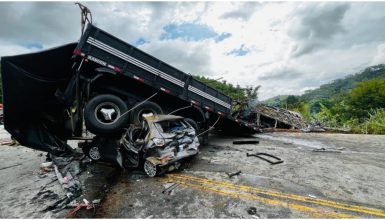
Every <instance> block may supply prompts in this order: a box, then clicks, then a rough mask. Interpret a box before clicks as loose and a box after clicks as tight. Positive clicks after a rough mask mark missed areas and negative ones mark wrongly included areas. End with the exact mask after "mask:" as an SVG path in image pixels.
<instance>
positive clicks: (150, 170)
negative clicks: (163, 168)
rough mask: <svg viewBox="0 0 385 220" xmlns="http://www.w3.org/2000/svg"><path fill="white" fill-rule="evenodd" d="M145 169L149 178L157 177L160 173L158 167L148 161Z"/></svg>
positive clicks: (145, 163) (144, 166)
mask: <svg viewBox="0 0 385 220" xmlns="http://www.w3.org/2000/svg"><path fill="white" fill-rule="evenodd" d="M143 168H144V172H146V174H147V176H149V177H155V176H156V175H157V174H158V172H159V170H158V167H157V166H156V165H155V164H153V163H152V162H151V161H148V160H146V161H145V162H144V165H143Z"/></svg>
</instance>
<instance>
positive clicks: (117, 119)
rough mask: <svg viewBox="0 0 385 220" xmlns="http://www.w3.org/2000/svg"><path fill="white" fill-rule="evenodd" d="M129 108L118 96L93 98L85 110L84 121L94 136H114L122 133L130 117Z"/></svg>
mask: <svg viewBox="0 0 385 220" xmlns="http://www.w3.org/2000/svg"><path fill="white" fill-rule="evenodd" d="M125 112H127V106H126V104H125V103H124V102H123V100H122V99H120V98H119V97H117V96H114V95H108V94H105V95H98V96H95V97H94V98H92V99H91V100H90V101H89V102H88V103H87V105H86V107H85V109H84V121H85V124H86V127H87V129H88V130H89V131H91V132H92V133H94V134H113V133H116V132H118V131H120V130H121V129H122V128H123V127H124V126H125V125H126V122H127V119H128V117H129V115H128V114H124V113H125Z"/></svg>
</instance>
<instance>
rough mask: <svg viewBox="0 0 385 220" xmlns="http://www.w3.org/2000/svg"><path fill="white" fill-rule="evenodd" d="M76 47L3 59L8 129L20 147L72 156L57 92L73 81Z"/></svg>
mask: <svg viewBox="0 0 385 220" xmlns="http://www.w3.org/2000/svg"><path fill="white" fill-rule="evenodd" d="M75 47H76V43H71V44H67V45H63V46H60V47H56V48H53V49H49V50H45V51H41V52H37V53H31V54H24V55H18V56H9V57H2V58H1V73H2V81H3V82H2V83H3V102H4V125H5V129H6V130H7V131H8V132H9V133H10V134H11V135H12V137H13V138H14V139H16V140H17V141H19V143H20V144H22V145H24V146H26V147H30V148H33V149H37V150H41V151H46V152H50V153H52V154H54V155H57V156H64V155H67V154H69V153H71V152H72V150H71V148H70V147H69V146H68V145H67V144H66V133H68V131H66V130H65V126H64V123H65V122H64V121H65V120H64V119H65V117H66V111H65V105H64V104H63V103H62V102H60V101H59V99H58V98H57V97H56V96H55V92H56V91H57V90H58V89H60V90H61V91H63V90H64V89H65V88H66V85H67V84H68V83H69V81H70V79H71V76H72V70H71V67H72V64H73V61H72V59H71V56H72V54H73V50H74V49H75ZM67 135H68V134H67Z"/></svg>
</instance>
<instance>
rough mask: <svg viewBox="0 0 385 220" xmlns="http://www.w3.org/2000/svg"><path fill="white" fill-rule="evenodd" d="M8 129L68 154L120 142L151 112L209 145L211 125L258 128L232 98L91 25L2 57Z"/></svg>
mask: <svg viewBox="0 0 385 220" xmlns="http://www.w3.org/2000/svg"><path fill="white" fill-rule="evenodd" d="M1 70H2V71H1V72H2V80H3V96H4V97H3V99H4V106H5V107H4V123H5V129H6V130H7V131H8V132H9V133H10V134H11V135H12V137H13V138H14V139H16V140H18V141H19V142H20V143H21V144H22V145H24V146H27V147H30V148H34V149H38V150H42V151H46V152H49V153H52V154H54V155H59V156H65V155H69V154H71V153H72V148H70V147H69V146H68V145H67V143H66V142H67V140H70V139H80V140H82V139H93V138H91V137H90V136H89V135H87V132H88V131H90V132H91V133H92V134H94V135H96V136H97V137H103V138H105V139H111V140H117V139H119V138H121V136H122V135H123V134H124V131H125V130H127V128H128V127H130V126H131V125H132V124H140V123H141V122H142V121H143V118H142V115H143V114H149V113H151V114H153V115H157V114H173V115H178V116H182V117H184V118H185V119H186V120H187V121H189V124H191V125H192V126H193V127H194V129H195V130H196V131H197V133H202V132H203V133H202V135H200V136H199V137H200V142H201V143H207V141H208V132H205V131H207V130H208V129H209V128H210V126H213V125H215V128H216V129H218V130H232V131H234V132H239V133H243V134H245V133H249V134H250V133H255V132H256V131H258V128H257V127H256V126H255V125H254V124H252V123H249V122H247V121H243V120H241V119H235V118H233V117H232V116H231V112H230V109H231V107H232V100H231V98H230V97H228V96H226V95H225V94H223V93H221V92H219V91H217V90H215V89H213V88H211V87H209V86H208V85H205V84H204V83H202V82H200V81H197V80H195V79H194V78H193V77H192V76H191V75H189V74H186V73H184V72H182V71H180V70H178V69H176V68H174V67H172V66H171V65H169V64H167V63H165V62H163V61H161V60H159V59H157V58H155V57H153V56H151V55H149V54H147V53H145V52H143V51H141V50H139V49H138V48H136V47H134V46H132V45H130V44H128V43H126V42H124V41H122V40H120V39H118V38H116V37H114V36H112V35H111V34H109V33H107V32H105V31H103V30H101V29H99V28H97V27H95V26H94V25H92V24H88V26H87V29H86V30H85V32H84V34H83V35H82V37H81V38H80V40H79V42H77V43H70V44H67V45H62V46H59V47H56V48H53V49H49V50H45V51H41V52H37V53H31V54H24V55H18V56H11V57H2V59H1Z"/></svg>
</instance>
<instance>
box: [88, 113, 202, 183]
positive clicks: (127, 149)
mask: <svg viewBox="0 0 385 220" xmlns="http://www.w3.org/2000/svg"><path fill="white" fill-rule="evenodd" d="M100 143H101V142H99V141H97V139H96V140H94V141H93V142H91V143H87V144H85V145H84V146H83V151H84V152H85V154H86V155H88V156H89V157H90V158H91V159H93V160H96V161H98V160H101V159H102V157H105V156H106V155H116V157H114V156H112V157H109V158H105V159H106V160H107V161H109V162H111V160H112V161H113V160H114V159H115V158H122V160H121V161H116V162H117V163H118V164H120V165H121V166H122V167H125V168H144V171H145V172H146V173H147V175H148V176H151V177H154V176H156V175H157V174H160V173H162V172H164V171H167V170H173V169H177V168H179V167H180V166H181V164H182V163H183V161H184V159H186V158H190V157H193V156H195V155H197V154H198V152H199V151H198V147H199V140H198V137H197V134H196V130H195V128H194V127H193V126H191V125H190V124H189V123H188V121H186V120H185V119H184V118H183V117H180V116H173V115H152V114H151V115H147V116H145V117H143V121H142V125H141V126H137V125H131V126H130V127H129V128H127V130H126V132H125V133H124V134H123V136H122V138H121V139H120V140H118V141H115V143H113V144H100ZM106 148H108V149H106ZM106 152H109V153H106ZM102 155H103V156H102Z"/></svg>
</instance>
